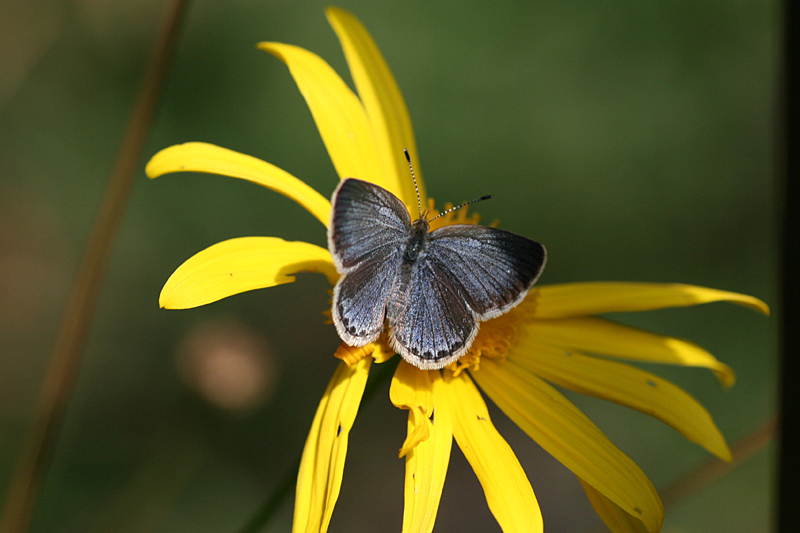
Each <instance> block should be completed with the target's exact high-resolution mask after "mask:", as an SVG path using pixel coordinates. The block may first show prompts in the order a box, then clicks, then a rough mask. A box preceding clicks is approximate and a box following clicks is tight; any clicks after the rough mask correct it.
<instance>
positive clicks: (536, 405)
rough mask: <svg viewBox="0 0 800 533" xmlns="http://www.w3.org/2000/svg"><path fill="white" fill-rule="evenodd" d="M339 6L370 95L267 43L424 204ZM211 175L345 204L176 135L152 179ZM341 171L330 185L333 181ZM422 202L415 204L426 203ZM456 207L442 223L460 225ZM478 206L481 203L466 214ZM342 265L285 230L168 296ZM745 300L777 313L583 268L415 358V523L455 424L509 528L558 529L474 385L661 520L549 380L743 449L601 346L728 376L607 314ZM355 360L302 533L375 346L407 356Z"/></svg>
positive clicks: (352, 150) (350, 169) (343, 375)
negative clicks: (429, 355) (470, 340)
mask: <svg viewBox="0 0 800 533" xmlns="http://www.w3.org/2000/svg"><path fill="white" fill-rule="evenodd" d="M327 16H328V19H329V20H330V22H331V24H332V25H333V28H334V30H335V31H336V33H337V35H338V37H339V40H340V41H341V43H342V46H343V48H344V52H345V56H346V58H347V62H348V64H349V67H350V72H351V74H352V77H353V80H354V82H355V85H356V88H357V90H358V96H356V94H354V93H353V92H352V91H351V90H350V89H349V88H348V87H347V85H346V84H345V83H344V82H343V81H342V80H341V78H340V77H339V76H338V75H337V74H336V73H335V72H334V71H333V69H331V67H330V66H329V65H328V64H327V63H326V62H325V61H323V60H322V59H321V58H319V57H318V56H316V55H315V54H313V53H311V52H309V51H307V50H304V49H302V48H298V47H296V46H292V45H287V44H281V43H274V42H268V43H261V44H259V48H261V49H263V50H265V51H267V52H270V53H271V54H273V55H275V56H276V57H278V58H279V59H281V60H282V61H283V62H284V63H286V65H287V66H288V67H289V70H290V72H291V74H292V76H293V77H294V79H295V81H296V82H297V85H298V87H299V89H300V92H301V93H302V94H303V96H304V97H305V99H306V102H307V103H308V105H309V107H310V109H311V113H312V115H313V117H314V120H315V121H316V124H317V128H318V129H319V132H320V134H321V136H322V139H323V141H324V143H325V146H326V147H327V150H328V153H329V154H330V157H331V159H332V161H333V165H334V167H335V169H336V172H337V174H338V175H339V177H340V179H343V178H346V177H357V178H359V179H362V180H368V181H371V182H373V183H376V184H378V185H380V186H382V187H384V188H386V189H388V190H390V191H392V192H393V193H394V194H396V195H397V196H398V197H399V198H400V199H401V200H402V201H403V202H404V203H405V204H406V205H407V206H409V207H412V206H413V208H416V195H415V192H414V185H413V182H412V181H411V179H410V178H409V173H408V166H407V164H406V161H405V158H404V155H403V148H407V149H408V151H409V152H410V154H411V156H412V158H413V164H414V168H415V169H416V170H417V172H418V176H417V177H418V182H419V186H420V195H421V197H422V199H423V202H426V203H427V204H428V205H429V207H430V208H431V210H433V203H432V201H430V200H428V199H427V198H426V195H425V190H424V182H423V180H422V175H421V172H419V169H420V165H419V161H417V160H416V154H417V150H416V147H415V142H414V136H413V131H412V129H411V122H410V119H409V116H408V111H407V109H406V106H405V103H404V101H403V98H402V96H401V94H400V91H399V89H398V87H397V84H396V82H395V80H394V78H393V76H392V74H391V72H390V71H389V69H388V67H387V66H386V63H385V61H384V59H383V57H382V56H381V54H380V51H379V50H378V48H377V47H376V46H375V44H374V42H373V41H372V38H371V37H370V35H369V34H368V33H367V31H366V30H365V29H364V27H363V26H362V25H361V23H360V22H359V21H358V20H357V19H356V18H355V17H353V16H352V15H351V14H349V13H347V12H345V11H343V10H341V9H338V8H330V9H328V10H327ZM181 171H192V172H208V173H213V174H220V175H224V176H231V177H236V178H241V179H245V180H250V181H253V182H255V183H258V184H260V185H263V186H265V187H267V188H269V189H272V190H274V191H277V192H279V193H281V194H284V195H286V196H288V197H289V198H291V199H293V200H295V201H296V202H298V203H299V204H300V205H302V206H303V207H305V208H306V209H307V210H308V211H309V212H310V213H311V214H312V215H313V216H315V217H316V218H317V219H318V220H319V221H320V222H322V224H324V225H327V224H328V221H329V211H330V202H329V201H328V200H327V199H326V198H325V197H323V196H322V195H321V194H319V193H318V192H317V191H315V190H313V189H312V188H310V187H309V186H308V185H306V184H305V183H303V182H302V181H300V180H299V179H297V178H295V177H294V176H292V175H290V174H289V173H287V172H285V171H283V170H281V169H279V168H277V167H275V166H273V165H271V164H269V163H266V162H264V161H261V160H259V159H256V158H253V157H250V156H247V155H243V154H239V153H236V152H233V151H230V150H226V149H224V148H220V147H217V146H213V145H209V144H204V143H188V144H183V145H178V146H172V147H170V148H167V149H165V150H162V151H161V152H159V153H158V154H156V156H155V157H153V159H152V160H151V161H150V163H149V164H148V165H147V174H148V176H150V177H151V178H155V177H158V176H161V175H163V174H167V173H170V172H181ZM333 188H334V187H333V184H332V185H331V191H332V190H333ZM412 212H414V211H413V209H412ZM452 219H453V216H452V215H448V216H446V217H443V218H442V219H439V221H437V222H438V223H449V222H451V221H452ZM458 219H459V221H461V222H463V221H466V220H467V219H466V214H465V212H460V213H459V215H458ZM308 271H312V272H321V273H323V274H324V275H325V276H327V278H328V280H329V281H330V282H331V284H335V282H336V280H337V278H338V274H337V272H336V269H335V268H334V265H333V262H332V260H331V256H330V253H329V252H328V250H326V249H324V248H321V247H319V246H316V245H313V244H309V243H304V242H287V241H284V240H281V239H279V238H274V237H247V238H239V239H231V240H228V241H224V242H221V243H218V244H216V245H214V246H211V247H210V248H208V249H206V250H203V251H202V252H200V253H198V254H197V255H195V256H193V257H191V258H190V259H189V260H188V261H186V262H185V263H184V264H183V265H181V266H180V267H179V268H178V269H177V270H176V271H175V272H174V273H173V275H172V276H171V277H170V278H169V280H168V281H167V283H166V285H165V286H164V289H163V290H162V293H161V298H160V303H161V306H162V307H165V308H170V309H185V308H190V307H195V306H199V305H204V304H207V303H211V302H214V301H216V300H219V299H221V298H225V297H227V296H231V295H234V294H238V293H240V292H244V291H249V290H253V289H259V288H264V287H271V286H274V285H279V284H282V283H289V282H292V281H294V279H295V274H297V273H298V272H308ZM714 301H729V302H734V303H738V304H741V305H744V306H747V307H750V308H752V309H756V310H758V311H761V312H764V313H767V312H768V309H767V307H766V305H765V304H764V303H763V302H761V301H760V300H758V299H756V298H753V297H750V296H746V295H742V294H736V293H732V292H725V291H719V290H715V289H708V288H703V287H696V286H689V285H678V284H670V285H664V284H644V283H573V284H565V285H554V286H545V287H541V288H537V289H535V290H532V291H531V293H530V294H529V296H528V298H527V299H526V301H525V302H524V303H523V304H521V305H520V306H518V307H517V308H515V309H514V310H512V311H511V312H509V313H508V314H506V315H504V316H502V317H500V318H497V319H495V320H492V321H489V322H487V323H485V324H484V325H483V327H482V329H481V331H480V333H479V335H478V337H477V338H476V340H475V343H474V344H473V346H472V349H471V350H470V352H469V353H468V354H467V355H465V356H464V357H463V358H462V359H461V360H459V361H457V362H456V363H453V364H452V365H451V366H450V367H448V368H446V369H444V370H443V371H438V370H434V371H425V370H420V369H417V368H415V367H413V366H411V365H408V364H407V363H405V362H404V361H401V362H400V364H399V365H398V367H397V370H396V371H395V374H394V377H393V379H392V384H391V387H390V399H391V401H392V403H394V405H396V406H397V407H400V408H403V409H407V410H409V416H408V437H407V439H406V441H405V443H403V446H402V448H401V450H400V456H401V457H405V459H406V476H405V512H404V516H403V531H404V532H428V531H431V530H432V529H433V524H434V520H435V518H436V512H437V509H438V506H439V499H440V497H441V491H442V486H443V484H444V479H445V474H446V472H447V465H448V462H449V458H450V451H451V446H452V441H453V438H455V440H456V442H457V443H458V445H459V446H460V448H461V449H462V451H463V452H464V455H465V456H466V457H467V459H468V460H469V462H470V464H471V465H472V467H473V469H474V470H475V473H476V474H477V476H478V479H479V481H480V483H481V485H482V486H483V489H484V492H485V495H486V500H487V503H488V505H489V508H490V509H491V511H492V513H493V514H494V516H495V518H496V519H497V521H498V523H499V524H500V526H501V528H502V529H503V531H505V532H507V533H508V532H525V533H528V532H533V531H542V528H543V526H542V518H541V513H540V511H539V507H538V504H537V502H536V498H535V496H534V493H533V490H532V488H531V485H530V482H529V481H528V479H527V477H526V475H525V473H524V471H523V470H522V468H521V466H520V464H519V462H518V460H517V458H516V456H515V455H514V452H513V451H512V450H511V448H510V447H509V445H508V444H507V443H506V441H505V440H504V439H503V438H502V437H501V436H500V434H499V433H498V432H497V430H496V429H495V427H494V426H493V424H492V422H491V419H490V417H489V414H488V411H487V409H486V404H485V402H484V400H483V398H482V396H481V394H480V392H479V391H478V388H477V387H476V385H475V384H476V383H477V384H478V385H480V387H481V389H483V391H484V392H485V393H486V395H487V396H488V397H489V398H491V399H492V401H494V402H495V403H496V404H497V405H498V406H499V407H500V409H502V410H503V411H504V412H505V413H506V414H507V415H508V416H509V417H510V418H511V419H512V420H513V421H514V422H516V423H517V424H518V425H519V426H520V428H522V429H523V430H524V431H525V432H526V433H527V434H528V435H530V436H531V437H532V438H533V439H534V440H536V442H538V443H539V444H540V445H541V446H542V447H543V448H544V449H546V450H547V451H548V452H550V453H551V454H552V455H553V456H554V457H556V458H557V459H558V460H559V461H561V462H562V463H563V464H564V465H565V466H566V467H567V468H569V469H570V470H572V472H574V473H575V474H576V475H577V476H578V478H579V479H580V481H581V483H582V484H583V487H584V489H585V490H586V493H587V495H588V497H589V500H590V501H591V503H592V505H593V506H594V508H595V509H596V510H597V512H598V514H599V515H600V516H601V518H602V519H603V520H604V521H605V522H606V524H608V525H609V527H611V529H612V530H614V531H629V532H630V531H649V532H656V531H658V530H659V529H660V528H661V523H662V521H663V518H664V509H663V506H662V504H661V500H660V499H659V497H658V494H657V493H656V491H655V489H654V488H653V486H652V484H651V483H650V481H649V480H648V479H647V477H646V476H645V474H644V473H643V472H642V471H641V469H639V467H638V466H637V465H636V464H635V463H633V461H632V460H631V459H629V458H628V457H627V456H626V455H625V454H623V453H622V452H621V451H620V450H619V449H618V448H616V447H615V446H614V445H613V444H612V443H611V442H610V441H609V440H608V438H607V437H606V436H605V435H604V434H603V433H602V432H601V431H600V430H599V429H598V428H597V427H596V426H595V425H594V424H592V422H591V421H590V420H589V419H588V418H587V417H586V416H585V415H584V414H583V413H581V412H580V411H579V410H578V409H577V408H576V407H575V406H574V405H573V404H572V403H570V402H569V401H568V400H567V399H566V398H565V397H564V396H563V395H562V394H560V393H559V392H558V391H557V390H556V389H555V388H554V387H553V386H552V385H551V384H554V385H557V386H560V387H563V388H566V389H569V390H573V391H577V392H581V393H584V394H589V395H592V396H597V397H599V398H604V399H607V400H610V401H613V402H617V403H620V404H622V405H626V406H629V407H632V408H634V409H637V410H639V411H642V412H644V413H647V414H649V415H652V416H654V417H656V418H658V419H660V420H662V421H664V422H666V423H667V424H669V425H671V426H672V427H674V428H675V429H677V430H678V431H680V432H681V433H682V434H683V435H685V436H686V437H687V438H688V439H690V440H692V441H694V442H696V443H698V444H700V445H701V446H703V447H705V448H706V449H708V450H709V451H710V452H711V453H713V454H714V455H716V456H718V457H720V458H722V459H725V460H730V451H729V450H728V447H727V445H726V444H725V440H724V438H723V437H722V435H721V434H720V432H719V430H718V429H717V427H716V426H715V425H714V422H713V421H712V420H711V417H710V416H709V414H708V412H707V411H706V410H705V409H704V408H703V407H702V406H701V405H700V404H699V403H698V402H697V401H696V400H695V399H693V398H692V397H691V396H690V395H689V394H687V393H686V392H685V391H683V390H682V389H680V388H679V387H677V386H675V385H673V384H672V383H670V382H668V381H665V380H663V379H661V378H659V377H657V376H655V375H653V374H650V373H648V372H645V371H643V370H639V369H637V368H634V367H632V366H629V365H626V364H623V363H619V362H616V361H613V360H611V359H608V358H605V357H604V358H600V357H596V356H597V355H600V356H606V357H613V358H623V359H631V360H636V361H646V362H658V363H668V364H676V365H685V366H697V367H705V368H709V369H711V370H712V371H713V372H714V373H715V374H716V375H717V377H718V378H719V380H720V381H721V383H722V384H723V386H725V387H729V386H730V385H732V384H733V381H734V375H733V372H732V371H731V369H730V368H729V367H728V366H726V365H724V364H723V363H721V362H719V361H717V360H716V359H715V358H714V357H713V356H712V355H711V354H709V353H708V352H706V351H705V350H703V349H702V348H700V347H699V346H696V345H694V344H692V343H690V342H687V341H684V340H680V339H676V338H671V337H664V336H660V335H655V334H652V333H648V332H645V331H641V330H637V329H634V328H631V327H628V326H623V325H620V324H616V323H613V322H610V321H608V320H605V319H602V318H597V317H595V316H594V315H600V314H604V313H611V312H624V311H645V310H649V309H659V308H665V307H681V306H690V305H696V304H701V303H706V302H714ZM337 356H338V357H339V358H340V359H342V360H343V362H342V363H340V365H339V367H338V370H337V371H336V373H335V374H334V376H333V378H332V379H331V382H330V384H329V386H328V389H327V390H326V392H325V394H324V396H323V398H322V401H321V403H320V405H319V408H318V410H317V413H316V416H315V418H314V421H313V424H312V427H311V431H310V433H309V436H308V439H307V441H306V444H305V448H304V450H303V456H302V462H301V466H300V472H299V475H298V480H297V491H296V504H295V512H294V529H293V530H294V531H295V532H311V531H314V532H324V531H326V530H327V527H328V524H329V522H330V518H331V514H332V512H333V508H334V505H335V503H336V500H337V498H338V495H339V489H340V486H341V481H342V474H343V470H344V461H345V455H346V452H347V442H348V435H349V432H350V429H351V427H352V425H353V422H354V420H355V417H356V414H357V410H358V406H359V403H360V401H361V397H362V394H363V392H364V387H365V384H366V381H367V375H368V373H369V369H370V366H371V364H372V363H373V361H375V362H379V363H380V362H383V361H386V360H387V359H389V358H390V357H392V356H394V354H393V353H391V352H390V351H389V349H388V348H387V346H386V344H385V343H384V342H382V341H379V342H376V343H373V344H371V345H368V346H365V347H363V348H352V347H349V346H346V345H342V346H341V347H340V348H339V350H337Z"/></svg>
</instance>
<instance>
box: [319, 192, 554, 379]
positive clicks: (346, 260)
mask: <svg viewBox="0 0 800 533" xmlns="http://www.w3.org/2000/svg"><path fill="white" fill-rule="evenodd" d="M331 204H332V205H331V222H330V225H329V226H328V249H329V250H330V252H331V256H333V262H334V264H335V265H336V270H338V272H339V274H341V277H340V278H339V281H338V283H337V284H336V287H335V288H334V290H333V307H332V315H333V323H334V325H335V326H336V332H337V333H338V334H339V337H341V339H342V340H343V341H344V342H345V343H347V344H349V345H351V346H364V345H366V344H369V343H370V342H373V341H375V340H376V339H377V338H378V337H379V336H380V334H381V332H382V331H383V328H384V322H385V321H386V322H388V327H389V345H390V346H391V347H392V349H393V350H395V351H396V352H397V353H399V354H400V355H401V356H402V357H403V359H405V360H406V361H408V362H409V363H410V364H412V365H414V366H417V367H419V368H422V369H425V370H431V369H437V368H443V367H444V366H446V365H448V364H450V363H451V362H453V361H455V360H457V359H458V358H459V357H461V356H462V355H464V354H465V353H466V352H467V350H469V348H470V346H472V342H473V341H474V340H475V336H476V335H477V334H478V328H479V325H480V323H481V322H483V321H485V320H489V319H491V318H495V317H498V316H500V315H502V314H503V313H505V312H506V311H508V310H509V309H511V308H513V307H514V306H516V305H517V304H519V303H520V302H521V301H522V300H523V299H524V298H525V295H526V294H527V293H528V291H529V290H530V288H531V287H532V286H533V284H534V283H536V280H537V279H538V278H539V276H540V275H541V273H542V269H543V268H544V265H545V262H546V259H547V252H546V250H545V248H544V246H542V245H541V244H539V243H537V242H534V241H532V240H530V239H528V238H525V237H521V236H519V235H515V234H514V233H511V232H508V231H504V230H501V229H497V228H490V227H486V226H478V225H474V224H453V225H449V226H445V227H442V228H439V229H436V230H434V231H430V225H429V221H428V220H427V217H426V214H422V213H421V214H420V218H419V219H418V220H416V221H414V222H413V223H412V222H411V217H410V216H409V213H408V210H407V209H406V207H405V205H404V204H403V202H401V201H400V199H399V198H397V197H396V196H395V195H394V194H392V193H391V192H389V191H387V190H386V189H384V188H382V187H379V186H377V185H375V184H373V183H369V182H367V181H362V180H358V179H353V178H347V179H345V180H343V181H341V182H340V183H339V186H338V187H337V188H336V190H335V191H334V193H333V197H332V198H331ZM440 216H441V215H440Z"/></svg>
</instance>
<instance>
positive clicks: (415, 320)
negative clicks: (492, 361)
mask: <svg viewBox="0 0 800 533" xmlns="http://www.w3.org/2000/svg"><path fill="white" fill-rule="evenodd" d="M386 317H387V318H388V320H389V327H390V328H391V330H390V335H389V342H390V344H391V346H392V348H393V349H394V350H395V351H397V353H399V354H400V355H402V356H403V358H404V359H406V360H407V361H409V362H410V363H411V364H413V365H415V366H417V367H419V368H422V369H426V370H429V369H434V368H442V367H444V366H446V365H447V364H449V363H451V362H452V361H455V360H456V359H458V358H459V357H460V356H461V355H463V354H464V353H465V352H466V351H467V350H468V349H469V346H470V345H471V344H472V341H473V339H474V338H475V335H476V334H477V333H478V323H477V320H476V317H475V316H474V313H473V312H472V310H471V309H470V308H469V307H468V306H467V305H466V303H465V301H464V299H463V297H461V295H460V294H459V292H458V288H457V287H456V286H455V285H454V284H453V283H452V280H451V279H450V275H449V274H447V273H445V272H443V271H442V270H441V266H440V265H439V264H437V263H432V262H428V261H424V260H420V261H417V262H416V263H414V264H413V265H411V266H409V265H407V264H404V265H403V266H401V268H400V271H399V272H398V276H397V280H396V282H395V288H394V289H393V290H392V294H391V296H390V300H389V303H388V307H387V310H386Z"/></svg>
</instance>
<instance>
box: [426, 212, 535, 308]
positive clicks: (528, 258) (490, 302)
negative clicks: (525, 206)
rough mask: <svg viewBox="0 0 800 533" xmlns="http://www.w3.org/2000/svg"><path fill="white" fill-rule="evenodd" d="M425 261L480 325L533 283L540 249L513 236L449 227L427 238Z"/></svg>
mask: <svg viewBox="0 0 800 533" xmlns="http://www.w3.org/2000/svg"><path fill="white" fill-rule="evenodd" d="M426 251H427V254H426V258H425V260H426V261H428V262H430V263H432V264H435V265H437V267H438V269H439V270H441V271H442V272H443V273H445V276H446V277H447V278H448V279H449V280H450V283H452V284H453V285H454V286H455V287H456V288H457V290H458V292H459V293H460V294H461V295H462V297H463V298H464V300H465V301H466V303H467V304H468V305H469V307H470V308H471V309H472V310H473V311H474V312H475V314H477V315H478V316H479V317H480V319H481V320H487V319H489V318H493V317H496V316H499V315H501V314H503V313H504V312H506V311H507V310H509V309H510V308H512V307H514V306H515V305H516V304H518V303H519V302H520V301H522V299H523V298H524V297H525V294H527V292H528V290H529V289H530V287H531V286H532V285H533V284H534V283H535V282H536V280H537V279H538V278H539V275H540V274H541V272H542V269H543V268H544V264H545V261H546V258H547V253H546V251H545V248H544V246H542V245H541V244H539V243H537V242H534V241H532V240H530V239H527V238H525V237H521V236H519V235H516V234H514V233H511V232H508V231H504V230H500V229H497V228H490V227H487V226H477V225H471V224H455V225H451V226H445V227H443V228H440V229H437V230H435V231H433V232H432V233H431V236H430V242H429V243H428V246H427V249H426Z"/></svg>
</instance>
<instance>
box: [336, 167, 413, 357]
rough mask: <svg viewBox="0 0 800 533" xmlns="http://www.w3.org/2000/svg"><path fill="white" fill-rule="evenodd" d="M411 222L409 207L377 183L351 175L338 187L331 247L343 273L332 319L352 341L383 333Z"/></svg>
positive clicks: (368, 339) (361, 341) (356, 343)
mask: <svg viewBox="0 0 800 533" xmlns="http://www.w3.org/2000/svg"><path fill="white" fill-rule="evenodd" d="M410 224H411V220H410V217H409V216H408V210H407V209H406V207H405V205H403V203H402V202H401V201H400V200H399V199H398V198H397V197H396V196H394V195H393V194H392V193H390V192H389V191H387V190H386V189H383V188H381V187H378V186H377V185H374V184H372V183H369V182H366V181H362V180H357V179H352V178H348V179H345V180H343V181H342V182H340V183H339V186H338V187H337V188H336V190H335V191H334V193H333V197H332V199H331V222H330V225H329V226H328V250H329V251H330V252H331V256H332V257H333V262H334V264H335V265H336V269H337V270H338V272H339V274H341V277H340V278H339V281H338V283H337V284H336V287H335V288H334V290H333V306H332V318H333V323H334V325H335V326H336V331H337V333H338V334H339V336H340V337H341V338H342V340H344V341H345V342H346V343H347V344H350V345H352V346H364V345H365V344H368V343H370V342H372V341H374V340H375V339H377V338H378V336H379V335H380V333H381V330H382V328H383V320H384V316H385V311H386V301H387V299H388V297H389V292H390V290H391V288H392V285H393V282H394V278H395V276H396V273H397V270H398V268H399V266H400V263H401V262H402V253H403V248H402V247H403V243H404V242H405V240H406V238H407V236H408V232H409V227H410Z"/></svg>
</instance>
